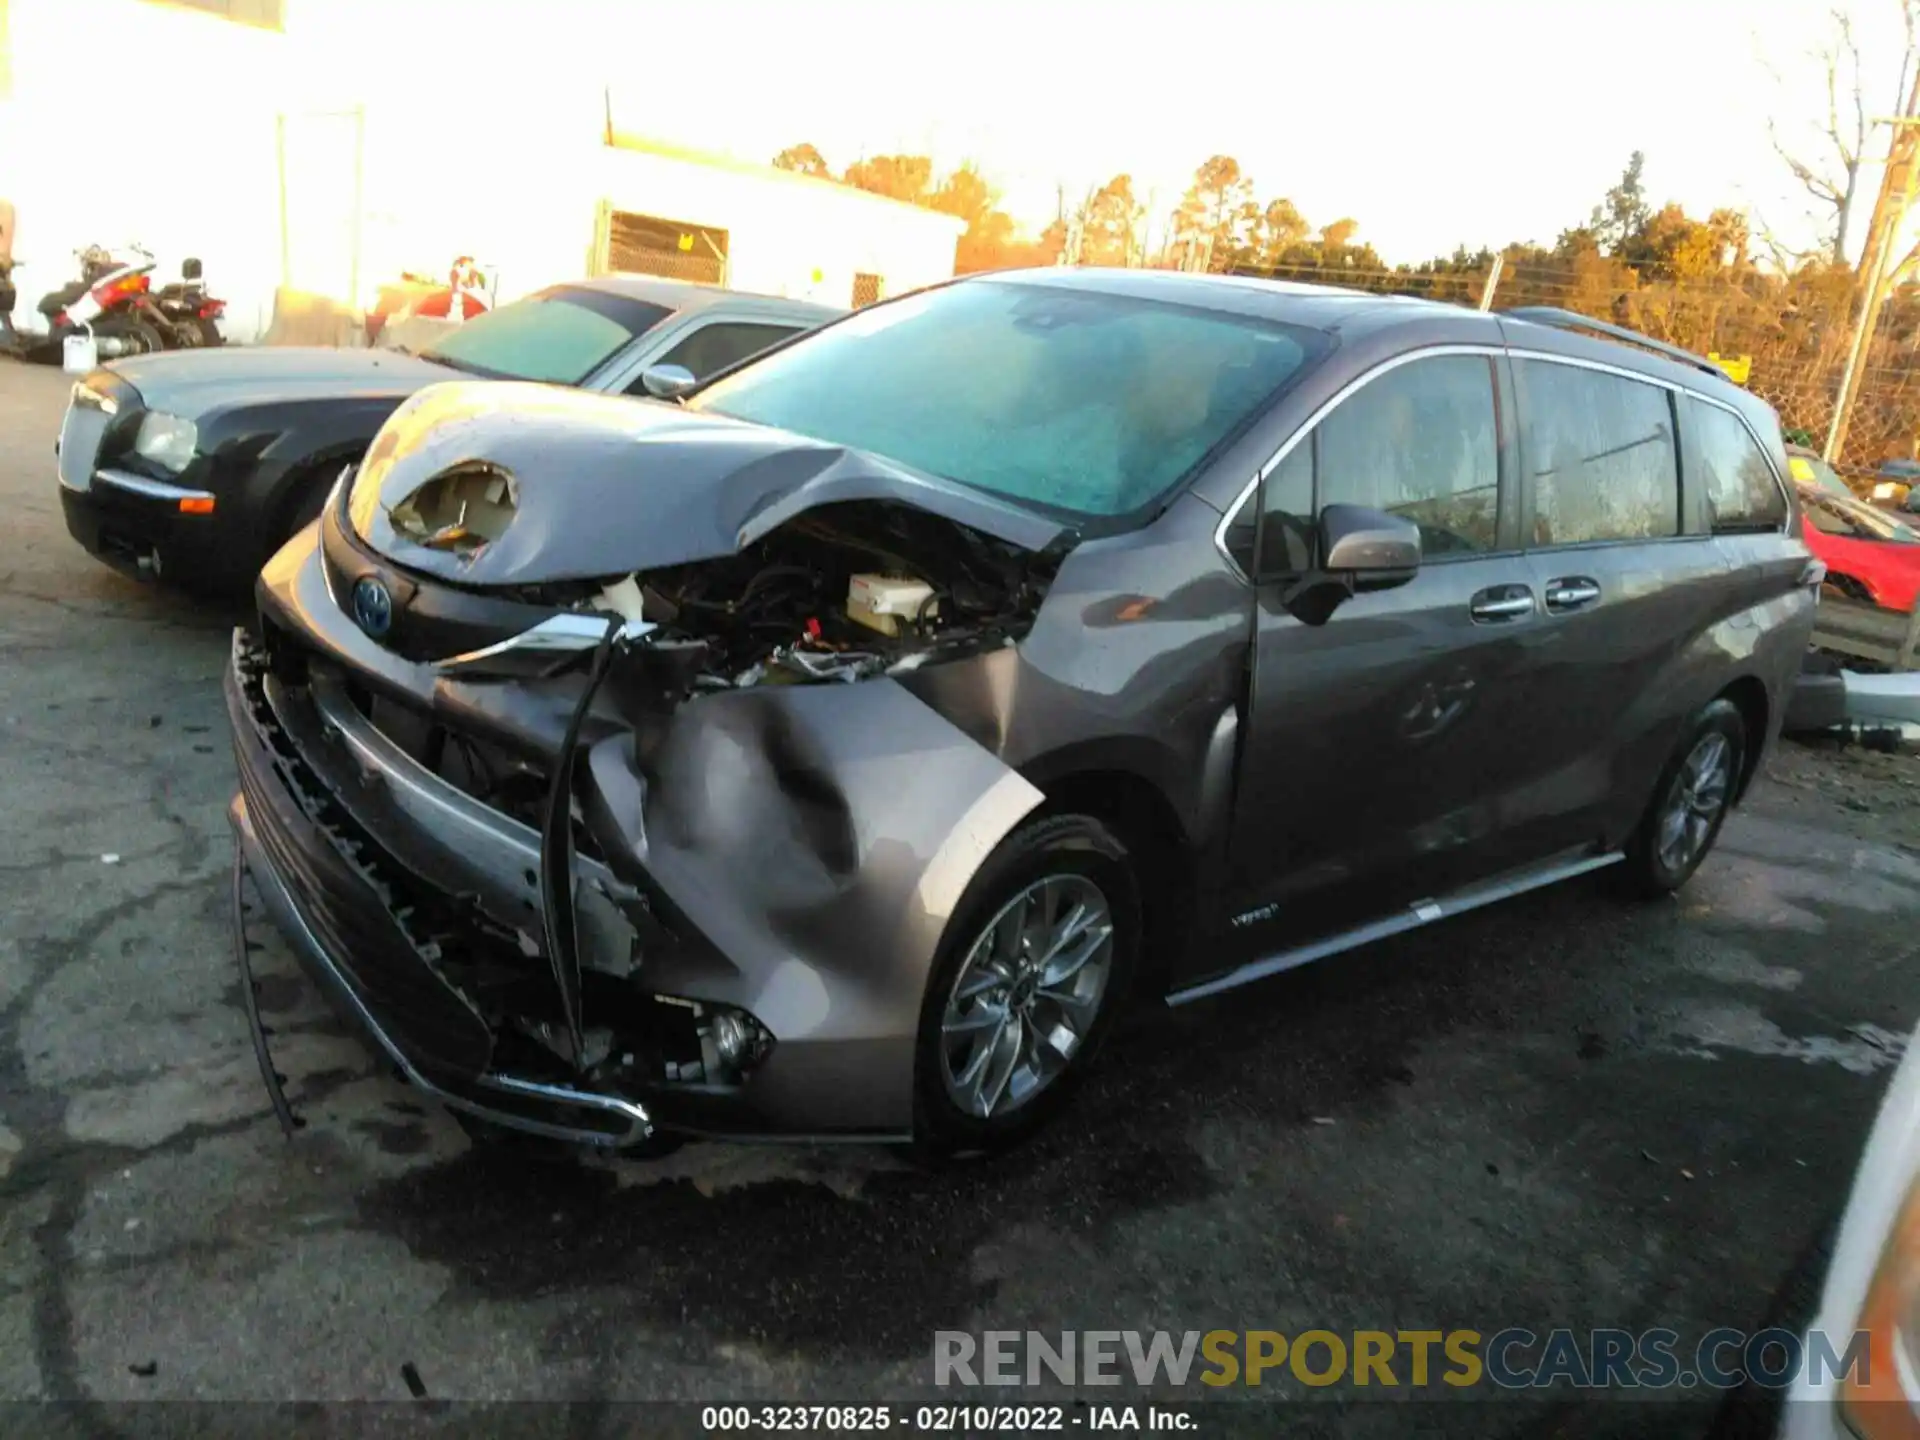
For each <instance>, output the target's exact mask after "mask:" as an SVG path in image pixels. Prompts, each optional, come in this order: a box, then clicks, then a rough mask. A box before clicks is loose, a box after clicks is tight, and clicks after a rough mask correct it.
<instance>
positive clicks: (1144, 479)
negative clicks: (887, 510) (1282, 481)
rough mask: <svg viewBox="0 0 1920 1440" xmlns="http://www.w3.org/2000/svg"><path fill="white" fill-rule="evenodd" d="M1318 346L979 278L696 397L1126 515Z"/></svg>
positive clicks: (1315, 339)
mask: <svg viewBox="0 0 1920 1440" xmlns="http://www.w3.org/2000/svg"><path fill="white" fill-rule="evenodd" d="M1320 343H1321V340H1320V337H1319V335H1318V334H1317V333H1316V332H1312V331H1304V330H1299V329H1296V328H1294V327H1291V326H1284V325H1278V324H1274V323H1271V322H1267V321H1261V320H1255V319H1248V318H1245V317H1242V316H1237V315H1227V314H1220V313H1216V312H1213V311H1206V310H1195V309H1189V308H1186V307H1184V306H1176V305H1168V304H1163V303H1160V302H1158V301H1149V300H1138V299H1133V298H1130V297H1123V296H1117V295H1105V294H1096V293H1092V292H1088V291H1083V290H1069V289H1064V288H1060V287H1056V286H1052V285H1032V284H1020V283H1016V282H1012V281H1004V280H991V281H989V280H973V281H967V282H965V283H963V284H958V285H949V286H943V287H941V288H939V289H935V290H929V291H926V292H924V293H922V294H919V295H912V296H908V297H905V298H903V299H901V300H896V301H892V302H890V303H888V304H885V305H879V306H875V307H874V308H873V309H871V310H866V311H862V312H861V313H860V314H858V315H855V316H853V317H852V318H850V319H847V320H843V321H841V322H840V323H839V324H836V325H832V326H829V327H827V328H826V329H824V330H821V331H819V332H818V333H817V334H815V335H813V336H811V337H809V338H807V339H805V340H801V341H799V342H797V343H795V344H792V345H789V346H787V347H786V348H785V349H783V350H780V351H777V352H775V353H774V354H771V355H769V356H767V357H766V358H764V359H761V360H757V361H755V362H754V363H753V364H751V365H749V366H747V368H746V369H744V370H741V371H737V372H736V373H734V374H732V375H730V376H727V377H726V378H724V379H722V380H720V381H717V382H716V383H715V384H713V385H711V386H709V387H708V388H707V389H705V390H704V391H702V392H701V393H700V394H699V395H698V396H696V397H694V398H693V399H692V400H691V402H690V404H691V405H692V407H693V408H695V409H700V410H711V411H713V412H714V413H716V414H720V415H728V416H732V417H734V418H736V419H740V420H749V421H754V422H756V423H758V424H762V425H772V426H777V427H779V428H780V429H783V430H791V431H793V432H795V433H796V434H800V435H806V436H810V437H812V438H814V439H817V440H824V441H827V442H829V443H831V444H836V445H845V446H848V447H850V448H854V449H860V450H866V451H870V452H873V453H876V454H880V455H884V456H888V457H890V458H892V459H894V460H898V461H900V462H902V463H904V464H906V465H910V466H912V467H914V468H915V469H918V470H921V471H924V472H926V473H929V474H933V475H938V476H941V477H943V478H945V479H948V480H953V481H957V482H959V483H961V484H964V485H970V486H973V487H975V488H977V489H980V490H987V491H991V492H992V493H994V494H996V495H1000V496H1004V497H1006V498H1008V499H1012V500H1015V501H1019V502H1023V503H1026V504H1028V505H1031V506H1034V507H1037V508H1039V509H1042V510H1044V511H1049V512H1054V513H1056V514H1061V515H1064V516H1069V517H1076V518H1092V519H1099V518H1112V517H1117V516H1121V515H1127V514H1130V513H1131V512H1135V511H1140V510H1143V509H1144V508H1145V507H1147V506H1149V505H1152V504H1153V503H1154V502H1156V501H1158V500H1160V499H1161V498H1162V497H1163V496H1165V495H1167V494H1168V493H1169V492H1171V491H1172V490H1173V489H1174V488H1175V487H1176V486H1177V485H1179V484H1180V482H1181V481H1182V480H1183V479H1184V478H1185V477H1186V476H1187V475H1188V473H1189V472H1190V471H1192V470H1193V469H1194V468H1195V467H1196V466H1197V465H1198V464H1199V463H1200V461H1201V460H1202V459H1204V458H1205V457H1206V455H1207V454H1208V452H1209V451H1211V450H1212V449H1213V448H1214V447H1215V446H1216V445H1218V444H1219V443H1220V442H1221V441H1222V440H1224V439H1226V438H1227V437H1228V436H1229V435H1231V434H1233V433H1234V432H1235V431H1236V430H1238V428H1239V427H1240V426H1241V424H1242V423H1244V422H1245V421H1247V420H1248V419H1249V418H1250V417H1252V416H1253V415H1254V414H1255V413H1256V412H1258V411H1259V410H1260V409H1261V408H1263V407H1264V405H1265V404H1266V402H1267V401H1268V400H1269V399H1270V398H1271V397H1272V396H1273V395H1274V394H1275V393H1276V392H1277V391H1278V390H1280V389H1281V388H1282V387H1283V386H1285V385H1286V384H1287V383H1288V382H1289V381H1290V380H1292V379H1293V378H1294V376H1295V375H1296V374H1297V373H1298V372H1299V371H1300V370H1301V368H1302V366H1303V365H1304V363H1305V361H1306V360H1307V358H1308V355H1309V353H1310V352H1313V351H1315V350H1317V348H1318V345H1319V344H1320Z"/></svg>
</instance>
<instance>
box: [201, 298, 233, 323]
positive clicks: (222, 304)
mask: <svg viewBox="0 0 1920 1440" xmlns="http://www.w3.org/2000/svg"><path fill="white" fill-rule="evenodd" d="M226 313H227V302H226V301H224V300H207V301H204V302H202V304H201V306H200V318H201V319H202V320H211V319H213V317H214V316H216V315H224V314H226Z"/></svg>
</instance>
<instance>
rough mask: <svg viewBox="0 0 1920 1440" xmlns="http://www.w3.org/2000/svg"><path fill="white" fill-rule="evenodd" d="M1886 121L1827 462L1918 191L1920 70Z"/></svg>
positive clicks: (1840, 441) (1840, 436) (1836, 448)
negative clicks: (1883, 159) (1883, 157)
mask: <svg viewBox="0 0 1920 1440" xmlns="http://www.w3.org/2000/svg"><path fill="white" fill-rule="evenodd" d="M1885 123H1886V124H1888V125H1890V126H1892V128H1893V142H1892V144H1891V145H1890V146H1889V147H1888V149H1887V168H1886V171H1885V173H1884V174H1883V175H1882V176H1881V177H1880V194H1879V197H1878V198H1877V199H1876V200H1875V201H1874V206H1873V219H1872V220H1871V221H1870V222H1869V224H1868V228H1867V245H1866V249H1865V250H1864V251H1863V252H1862V253H1861V256H1860V314H1859V318H1858V319H1856V320H1855V322H1854V330H1853V344H1852V346H1851V347H1850V348H1849V350H1848V352H1847V364H1846V368H1845V369H1844V370H1843V371H1842V372H1841V375H1840V394H1839V396H1838V398H1837V399H1836V400H1835V402H1834V407H1833V423H1832V424H1831V425H1830V426H1828V428H1827V443H1826V446H1825V448H1824V449H1823V450H1822V451H1821V455H1822V456H1823V458H1825V460H1826V461H1827V463H1828V464H1829V465H1831V464H1834V463H1835V462H1836V461H1837V460H1838V459H1839V457H1840V453H1841V449H1842V447H1844V446H1845V444H1846V443H1847V427H1848V425H1849V424H1850V423H1851V422H1852V419H1853V406H1854V402H1855V401H1856V400H1858V399H1859V398H1860V380H1861V371H1862V369H1863V368H1864V367H1865V364H1866V359H1867V355H1868V352H1869V351H1870V350H1871V348H1872V345H1873V332H1874V329H1875V328H1876V327H1877V326H1878V325H1879V323H1880V309H1881V301H1882V299H1883V298H1884V297H1885V294H1886V291H1887V290H1888V289H1890V288H1891V286H1890V284H1889V282H1890V281H1891V280H1892V278H1893V276H1892V271H1893V268H1894V267H1893V263H1892V262H1893V248H1894V246H1895V244H1897V243H1898V240H1899V236H1900V227H1901V224H1902V223H1903V222H1904V221H1905V219H1906V217H1907V211H1908V209H1909V208H1910V207H1911V206H1912V204H1913V199H1914V192H1915V191H1916V189H1920V70H1916V72H1915V75H1914V80H1913V88H1912V89H1911V90H1909V91H1908V93H1907V103H1906V107H1905V108H1904V109H1903V110H1902V111H1901V112H1900V114H1899V115H1897V116H1894V117H1893V118H1892V119H1890V120H1888V121H1886V122H1885Z"/></svg>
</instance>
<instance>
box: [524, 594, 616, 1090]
mask: <svg viewBox="0 0 1920 1440" xmlns="http://www.w3.org/2000/svg"><path fill="white" fill-rule="evenodd" d="M625 623H626V622H625V621H624V620H623V619H621V617H619V616H618V615H615V616H611V617H609V618H608V620H607V629H606V633H605V634H603V635H602V636H601V637H600V643H599V644H597V645H596V646H594V649H593V660H592V662H591V664H590V665H589V667H588V670H587V683H586V685H585V686H584V687H583V688H582V689H581V691H580V698H579V700H578V701H577V702H575V704H574V707H573V715H572V717H571V718H570V719H569V720H568V721H567V731H566V737H565V738H564V739H563V740H562V741H561V742H560V753H559V755H558V756H557V757H556V758H555V761H554V767H553V783H552V785H551V787H550V788H549V789H548V792H547V811H546V816H545V819H544V821H543V823H542V824H541V827H540V905H541V909H542V910H543V911H544V912H545V920H546V924H545V930H546V940H547V963H548V964H549V965H550V966H551V967H552V969H553V980H554V984H555V985H556V986H558V987H559V990H560V1007H561V1010H562V1012H563V1013H564V1015H565V1016H566V1022H567V1039H568V1041H569V1042H570V1043H571V1044H572V1047H573V1065H574V1069H575V1070H576V1071H578V1070H579V1069H580V1068H581V1067H582V1066H583V1065H584V1064H585V1060H586V1048H587V1047H586V1025H585V1017H584V1016H583V1014H582V1013H581V1003H580V933H579V917H578V915H577V914H576V913H575V911H574V900H573V762H574V757H575V754H576V752H577V751H578V750H579V747H580V731H581V729H582V728H583V727H584V725H585V724H586V719H587V711H588V709H589V708H591V706H592V705H593V697H594V696H595V695H596V694H597V693H598V692H599V690H600V683H601V682H602V681H603V680H605V679H606V678H607V671H608V670H609V669H610V668H611V665H612V662H613V652H614V642H615V640H616V639H617V638H618V637H619V635H620V632H621V630H622V628H623V627H624V626H625Z"/></svg>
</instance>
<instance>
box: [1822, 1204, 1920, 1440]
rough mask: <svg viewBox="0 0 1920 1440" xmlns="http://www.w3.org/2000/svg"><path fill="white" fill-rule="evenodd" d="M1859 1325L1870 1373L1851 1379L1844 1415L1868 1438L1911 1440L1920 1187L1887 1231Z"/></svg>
mask: <svg viewBox="0 0 1920 1440" xmlns="http://www.w3.org/2000/svg"><path fill="white" fill-rule="evenodd" d="M1856 1323H1857V1328H1858V1329H1860V1330H1863V1331H1865V1332H1866V1334H1867V1345H1868V1350H1867V1356H1868V1359H1867V1366H1866V1374H1865V1376H1864V1377H1863V1376H1861V1375H1859V1374H1858V1373H1857V1372H1856V1373H1853V1374H1850V1375H1849V1376H1848V1378H1847V1380H1846V1382H1845V1385H1844V1387H1843V1388H1842V1390H1841V1412H1842V1413H1843V1414H1844V1415H1845V1416H1846V1419H1847V1423H1848V1425H1849V1426H1850V1427H1851V1428H1852V1430H1853V1433H1854V1434H1856V1435H1858V1436H1861V1437H1863V1440H1907V1437H1910V1436H1912V1435H1914V1434H1916V1433H1920V1427H1917V1426H1916V1424H1915V1413H1916V1411H1920V1185H1916V1186H1914V1187H1913V1188H1911V1189H1909V1190H1908V1191H1907V1197H1906V1200H1905V1201H1904V1202H1903V1203H1902V1204H1901V1206H1900V1213H1899V1216H1898V1217H1897V1218H1896V1219H1895V1220H1894V1222H1893V1225H1892V1226H1891V1227H1890V1228H1889V1229H1888V1231H1887V1240H1886V1244H1885V1245H1884V1246H1883V1247H1882V1248H1881V1251H1880V1259H1879V1262H1878V1263H1877V1264H1876V1265H1875V1266H1874V1270H1873V1280H1872V1282H1871V1283H1870V1284H1869V1285H1868V1286H1867V1298H1866V1302H1865V1303H1864V1304H1863V1305H1861V1307H1860V1319H1859V1320H1858V1322H1856Z"/></svg>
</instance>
